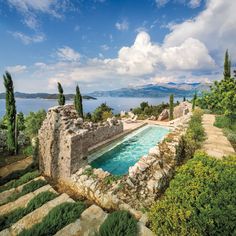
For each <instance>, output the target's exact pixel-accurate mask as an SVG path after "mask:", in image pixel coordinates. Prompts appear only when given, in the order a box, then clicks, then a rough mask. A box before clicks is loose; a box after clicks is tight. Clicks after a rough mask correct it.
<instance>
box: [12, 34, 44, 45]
mask: <svg viewBox="0 0 236 236" xmlns="http://www.w3.org/2000/svg"><path fill="white" fill-rule="evenodd" d="M9 33H10V34H11V35H12V36H13V37H14V38H16V39H19V40H21V42H22V43H24V44H25V45H28V44H31V43H40V42H43V41H44V40H45V35H44V34H42V33H41V34H35V35H33V36H29V35H26V34H24V33H22V32H9Z"/></svg>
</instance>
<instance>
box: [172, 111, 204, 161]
mask: <svg viewBox="0 0 236 236" xmlns="http://www.w3.org/2000/svg"><path fill="white" fill-rule="evenodd" d="M202 115H203V111H202V110H201V109H198V108H197V109H195V110H194V112H193V115H192V117H191V119H190V121H189V125H188V128H187V132H186V134H185V135H183V136H182V137H181V138H180V140H179V144H178V145H177V147H176V162H177V164H178V165H180V164H182V163H183V161H184V160H187V159H190V158H192V157H193V155H194V152H195V151H196V150H197V149H199V148H200V147H201V144H202V142H203V141H204V139H205V132H204V128H203V126H202Z"/></svg>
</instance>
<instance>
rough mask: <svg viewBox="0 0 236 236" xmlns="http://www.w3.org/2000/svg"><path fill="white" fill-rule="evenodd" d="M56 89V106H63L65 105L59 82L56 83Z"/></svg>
mask: <svg viewBox="0 0 236 236" xmlns="http://www.w3.org/2000/svg"><path fill="white" fill-rule="evenodd" d="M57 89H58V105H60V106H63V105H65V101H66V98H65V95H64V94H63V88H62V86H61V84H60V83H59V82H58V83H57Z"/></svg>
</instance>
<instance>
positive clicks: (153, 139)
mask: <svg viewBox="0 0 236 236" xmlns="http://www.w3.org/2000/svg"><path fill="white" fill-rule="evenodd" d="M168 132H169V129H168V128H165V127H160V126H157V125H147V126H145V127H143V128H140V129H139V130H138V131H136V133H135V134H134V135H133V134H130V135H128V136H127V137H126V138H125V139H124V140H123V141H122V142H121V143H119V144H118V145H116V146H114V147H113V148H112V149H110V150H109V149H108V150H107V152H105V153H103V154H102V155H101V156H99V157H98V158H97V159H95V160H94V161H92V162H91V163H90V164H91V165H92V167H94V168H102V169H103V170H105V171H108V172H110V173H111V174H114V175H123V174H126V173H127V172H128V170H129V167H130V166H133V165H134V164H135V163H136V162H137V161H138V160H139V159H140V157H142V156H143V155H145V154H147V153H148V151H149V149H150V148H151V147H153V146H155V145H156V144H157V143H158V142H160V141H161V140H162V138H163V137H164V136H165V135H166V134H167V133H168Z"/></svg>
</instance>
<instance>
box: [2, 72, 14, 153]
mask: <svg viewBox="0 0 236 236" xmlns="http://www.w3.org/2000/svg"><path fill="white" fill-rule="evenodd" d="M3 79H4V86H5V88H6V117H7V146H8V151H9V153H11V154H13V153H14V152H15V153H16V154H17V132H16V102H15V97H14V87H13V81H12V78H11V75H10V73H9V72H7V71H6V73H5V75H3Z"/></svg>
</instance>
